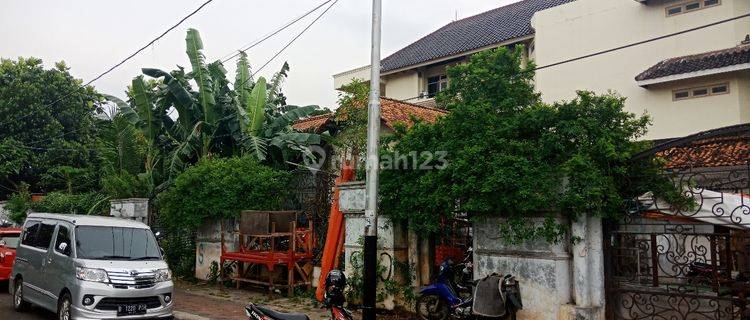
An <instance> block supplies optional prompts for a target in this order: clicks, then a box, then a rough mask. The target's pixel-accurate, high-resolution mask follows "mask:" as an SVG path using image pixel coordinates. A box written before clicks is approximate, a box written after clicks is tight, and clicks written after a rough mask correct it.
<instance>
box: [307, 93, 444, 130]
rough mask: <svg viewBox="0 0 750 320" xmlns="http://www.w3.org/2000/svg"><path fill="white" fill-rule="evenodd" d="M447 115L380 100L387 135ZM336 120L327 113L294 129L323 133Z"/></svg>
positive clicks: (412, 105)
mask: <svg viewBox="0 0 750 320" xmlns="http://www.w3.org/2000/svg"><path fill="white" fill-rule="evenodd" d="M446 114H448V112H447V111H445V110H442V109H437V108H431V107H427V106H422V105H418V104H413V103H408V102H404V101H399V100H395V99H390V98H380V121H381V123H380V127H381V130H383V131H384V132H385V133H388V132H393V131H394V130H396V127H397V126H399V125H404V126H406V127H407V128H409V127H411V126H412V125H414V120H417V121H424V122H429V123H434V122H435V121H436V120H437V119H438V118H439V117H442V116H444V115H446ZM336 120H337V119H335V114H334V113H327V114H322V115H318V116H314V117H309V118H305V119H301V120H297V121H295V122H294V124H293V125H292V128H294V129H295V130H297V131H302V132H317V133H321V132H324V131H326V130H327V129H329V128H330V126H332V125H333V122H334V121H336Z"/></svg>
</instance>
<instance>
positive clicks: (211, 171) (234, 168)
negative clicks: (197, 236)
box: [157, 156, 290, 230]
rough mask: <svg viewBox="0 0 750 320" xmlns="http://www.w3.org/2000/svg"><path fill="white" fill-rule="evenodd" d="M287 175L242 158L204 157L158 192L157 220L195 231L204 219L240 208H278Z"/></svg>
mask: <svg viewBox="0 0 750 320" xmlns="http://www.w3.org/2000/svg"><path fill="white" fill-rule="evenodd" d="M289 179H290V175H289V173H287V172H284V171H279V170H276V169H273V168H270V167H267V166H264V165H262V164H259V163H258V162H257V161H256V160H254V159H252V158H250V157H249V156H245V157H234V158H221V159H204V160H201V161H200V162H199V163H198V164H196V165H195V166H192V167H190V168H188V169H187V170H185V172H183V173H181V174H180V175H179V176H177V178H176V179H175V182H174V185H173V186H172V187H170V188H169V189H167V190H166V191H165V192H163V193H162V194H160V195H159V197H158V199H157V201H158V202H157V204H158V207H159V220H160V221H161V223H162V224H163V225H164V226H165V227H168V228H185V229H188V230H196V229H198V227H199V226H201V225H202V224H203V223H205V222H206V221H210V220H215V219H223V218H231V217H236V216H238V214H239V213H240V211H242V210H278V209H281V208H282V205H283V202H284V199H285V196H286V194H287V193H288V190H287V186H288V182H289Z"/></svg>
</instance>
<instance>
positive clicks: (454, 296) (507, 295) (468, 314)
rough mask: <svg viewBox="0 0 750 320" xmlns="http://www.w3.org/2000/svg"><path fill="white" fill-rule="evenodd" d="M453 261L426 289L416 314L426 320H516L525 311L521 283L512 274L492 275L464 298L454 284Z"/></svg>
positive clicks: (444, 266)
mask: <svg viewBox="0 0 750 320" xmlns="http://www.w3.org/2000/svg"><path fill="white" fill-rule="evenodd" d="M453 279H454V266H453V262H452V261H451V260H447V261H445V262H443V263H442V264H441V265H440V270H439V272H438V278H437V281H436V282H435V283H433V284H431V285H429V286H426V287H423V288H422V289H421V290H420V292H419V297H418V298H417V304H416V311H417V313H418V314H419V316H420V318H422V319H424V320H444V319H447V318H448V317H449V316H450V317H453V318H458V319H476V318H480V317H490V318H501V317H506V318H510V319H511V320H515V319H516V312H517V311H518V310H520V309H523V303H522V301H521V291H520V286H519V284H518V281H517V280H516V279H515V277H513V276H512V275H505V276H503V277H501V276H499V275H497V274H491V275H489V276H487V277H485V278H483V279H480V280H478V281H476V282H475V283H474V284H473V286H472V287H473V291H472V294H471V295H470V296H469V297H467V298H462V297H461V296H460V295H459V294H458V291H457V287H456V284H455V282H454V280H453Z"/></svg>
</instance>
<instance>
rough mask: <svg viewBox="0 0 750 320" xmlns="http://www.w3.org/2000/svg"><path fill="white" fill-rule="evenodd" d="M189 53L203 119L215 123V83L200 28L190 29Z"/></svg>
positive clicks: (187, 41)
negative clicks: (205, 54) (199, 31)
mask: <svg viewBox="0 0 750 320" xmlns="http://www.w3.org/2000/svg"><path fill="white" fill-rule="evenodd" d="M185 42H186V43H187V55H188V58H189V59H190V64H191V65H192V67H193V69H192V72H191V76H192V78H193V79H195V82H196V83H197V84H198V102H199V104H200V106H201V109H202V111H203V121H204V122H206V123H208V124H213V123H214V122H215V121H216V120H217V118H218V116H217V114H216V112H215V110H214V106H215V105H216V100H215V97H214V92H213V91H214V85H213V80H212V79H211V75H210V74H209V71H208V68H207V67H206V62H205V57H204V56H203V52H201V50H203V41H202V40H201V37H200V34H199V33H198V30H195V29H192V28H191V29H188V32H187V37H186V38H185Z"/></svg>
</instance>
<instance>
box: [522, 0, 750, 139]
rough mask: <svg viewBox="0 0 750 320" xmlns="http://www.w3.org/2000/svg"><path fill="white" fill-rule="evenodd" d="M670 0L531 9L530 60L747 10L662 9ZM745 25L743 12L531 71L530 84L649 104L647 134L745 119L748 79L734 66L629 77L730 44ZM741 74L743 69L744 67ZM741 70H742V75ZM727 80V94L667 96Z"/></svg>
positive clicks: (734, 1)
mask: <svg viewBox="0 0 750 320" xmlns="http://www.w3.org/2000/svg"><path fill="white" fill-rule="evenodd" d="M674 3H677V1H658V0H657V1H649V4H648V5H644V4H641V3H638V2H636V1H624V0H579V1H575V2H572V3H569V4H565V5H562V6H559V7H555V8H552V9H548V10H545V11H542V12H539V13H537V14H536V15H535V16H534V19H533V21H532V24H533V26H534V28H535V30H536V38H535V46H536V50H535V53H534V56H535V57H534V58H535V60H536V63H537V65H540V66H544V65H547V64H550V63H555V62H560V61H564V60H567V59H570V58H575V57H579V56H583V55H586V54H591V53H594V52H598V51H601V50H606V49H610V48H615V47H618V46H622V45H626V44H630V43H633V42H637V41H641V40H645V39H650V38H654V37H657V36H661V35H665V34H669V33H673V32H677V31H682V30H686V29H689V28H693V27H697V26H700V25H705V24H708V23H711V22H715V21H719V20H722V19H726V18H730V17H735V16H738V15H740V14H744V13H747V12H750V1H747V0H722V1H721V3H722V4H721V5H719V6H716V7H710V8H706V9H702V10H697V11H694V12H688V13H684V14H681V15H678V16H673V17H666V14H665V8H666V7H667V6H669V5H672V4H674ZM748 33H750V19H740V20H736V21H734V22H730V23H725V24H723V25H718V26H714V27H711V28H707V29H702V30H698V31H695V32H691V33H687V34H683V35H680V36H676V37H672V38H668V39H664V40H659V41H656V42H652V43H649V44H644V45H640V46H636V47H632V48H628V49H624V50H621V51H617V52H613V53H609V54H604V55H601V56H597V57H592V58H588V59H584V60H580V61H576V62H572V63H568V64H564V65H560V66H555V67H551V68H547V69H543V70H540V71H538V72H537V78H536V85H537V89H538V90H539V91H540V92H542V97H543V99H544V100H545V101H546V102H554V101H559V100H564V99H571V98H573V97H574V96H575V91H576V90H592V91H595V92H598V93H605V92H606V91H608V90H614V91H616V92H618V93H619V94H621V95H622V96H624V97H627V99H628V100H627V102H626V105H627V110H628V111H630V112H633V113H636V114H642V113H644V112H648V113H649V114H650V115H651V116H652V117H653V120H654V123H653V125H652V127H651V129H650V130H649V133H648V136H647V138H649V139H659V138H671V137H679V136H685V135H688V134H691V133H695V132H699V131H703V130H707V129H712V128H717V127H722V126H727V125H733V124H738V123H740V122H744V121H743V120H742V118H741V117H740V116H739V114H741V113H742V114H746V113H747V112H748V108H750V103H749V102H748V99H741V97H742V96H746V95H747V93H746V92H744V90H747V85H746V84H745V85H742V84H740V83H738V79H739V78H740V77H743V76H742V75H739V74H737V73H734V74H726V75H724V76H721V77H715V78H711V79H708V78H704V79H698V80H694V81H678V82H674V83H670V84H669V85H667V86H657V87H654V88H648V89H644V88H642V87H640V86H638V85H637V84H636V81H635V80H634V78H635V77H636V76H637V75H638V74H640V73H641V72H642V71H644V70H646V69H648V68H649V67H651V66H653V65H654V64H656V63H658V62H659V61H662V60H664V59H668V58H673V57H679V56H684V55H689V54H697V53H703V52H707V51H711V50H719V49H726V48H730V47H734V46H737V45H738V44H739V43H740V41H741V40H742V39H744V37H745V35H746V34H748ZM744 73H745V75H746V74H747V71H744ZM744 77H745V78H746V76H744ZM717 80H721V81H729V82H731V85H730V94H727V95H720V96H712V97H706V98H698V99H690V100H682V101H672V97H671V90H672V89H679V88H683V87H690V86H693V85H695V84H710V83H715V82H716V81H717Z"/></svg>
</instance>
